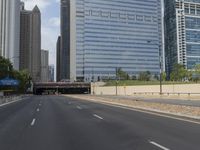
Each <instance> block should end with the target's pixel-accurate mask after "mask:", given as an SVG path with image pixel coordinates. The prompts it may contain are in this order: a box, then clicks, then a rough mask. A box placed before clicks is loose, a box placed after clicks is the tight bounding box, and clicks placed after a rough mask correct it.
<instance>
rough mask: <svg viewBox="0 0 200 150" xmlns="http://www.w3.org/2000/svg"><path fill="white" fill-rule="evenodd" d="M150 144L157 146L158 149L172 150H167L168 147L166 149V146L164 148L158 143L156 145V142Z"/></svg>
mask: <svg viewBox="0 0 200 150" xmlns="http://www.w3.org/2000/svg"><path fill="white" fill-rule="evenodd" d="M149 143H151V144H152V145H154V146H157V147H159V148H161V149H162V150H170V149H169V148H166V147H164V146H162V145H160V144H158V143H156V142H154V141H149Z"/></svg>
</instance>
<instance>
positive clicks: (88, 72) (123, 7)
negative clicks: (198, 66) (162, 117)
mask: <svg viewBox="0 0 200 150" xmlns="http://www.w3.org/2000/svg"><path fill="white" fill-rule="evenodd" d="M69 4H70V9H69V6H68V5H69ZM61 6H65V7H64V8H65V9H66V10H65V9H64V8H63V10H62V12H65V13H61V22H65V23H66V25H64V26H62V25H61V29H62V28H64V29H65V30H64V29H62V30H61V39H62V43H65V42H66V43H67V45H68V44H69V46H70V53H69V54H68V55H69V56H70V59H68V62H67V63H66V61H65V67H66V65H67V67H66V68H67V69H68V68H70V70H68V74H69V75H70V79H71V80H74V79H78V80H84V81H91V78H93V77H94V79H95V80H97V79H100V78H108V77H115V74H116V68H122V70H124V71H126V72H127V73H128V74H129V75H138V74H139V73H140V72H143V71H150V72H151V73H152V74H159V68H160V67H159V50H160V51H161V49H162V34H161V33H162V32H161V30H162V25H161V24H162V21H161V1H160V0H151V1H146V0H117V1H109V0H107V1H102V0H71V1H70V3H69V1H68V0H62V3H61ZM61 8H62V7H61ZM69 10H70V13H69V12H68V11H69ZM69 18H70V19H69ZM69 23H70V26H68V25H69ZM69 28H70V30H69ZM69 31H70V38H67V39H64V38H63V35H64V34H63V33H67V34H69ZM65 38H66V37H65ZM68 41H70V43H68ZM162 55H163V54H162V51H161V54H160V56H162ZM68 63H69V64H70V67H68Z"/></svg>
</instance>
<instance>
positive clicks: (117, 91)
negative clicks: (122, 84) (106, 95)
mask: <svg viewBox="0 0 200 150" xmlns="http://www.w3.org/2000/svg"><path fill="white" fill-rule="evenodd" d="M117 74H118V68H117V67H116V72H115V75H116V78H115V82H116V86H115V89H116V90H115V91H116V96H117V95H118V89H117V86H118V81H117V80H118V79H117Z"/></svg>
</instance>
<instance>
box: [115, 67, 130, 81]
mask: <svg viewBox="0 0 200 150" xmlns="http://www.w3.org/2000/svg"><path fill="white" fill-rule="evenodd" d="M117 78H119V79H123V80H125V79H126V80H129V79H130V77H129V74H128V73H127V72H125V71H123V70H122V68H118V69H117Z"/></svg>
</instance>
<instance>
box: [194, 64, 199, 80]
mask: <svg viewBox="0 0 200 150" xmlns="http://www.w3.org/2000/svg"><path fill="white" fill-rule="evenodd" d="M193 80H194V81H196V82H197V81H199V80H200V64H197V65H196V66H195V68H194V73H193Z"/></svg>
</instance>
